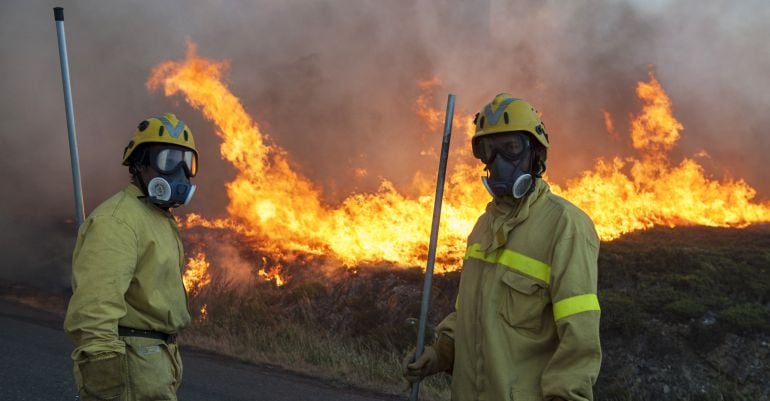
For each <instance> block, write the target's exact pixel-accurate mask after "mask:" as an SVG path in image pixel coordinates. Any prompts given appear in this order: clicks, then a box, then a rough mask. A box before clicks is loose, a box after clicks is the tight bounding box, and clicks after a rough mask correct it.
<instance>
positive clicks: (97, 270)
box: [64, 216, 137, 361]
mask: <svg viewBox="0 0 770 401" xmlns="http://www.w3.org/2000/svg"><path fill="white" fill-rule="evenodd" d="M136 262H137V236H136V234H135V232H134V231H133V230H132V229H131V227H129V226H128V225H127V224H126V223H125V222H123V221H122V220H120V219H118V218H115V217H113V216H96V217H92V218H89V219H88V220H86V222H85V223H84V224H83V226H82V227H81V228H80V230H79V233H78V242H77V244H76V246H75V252H74V253H73V256H72V289H73V294H72V298H71V299H70V302H69V306H68V308H67V316H66V318H65V320H64V330H65V331H66V332H67V335H68V336H69V337H70V339H71V340H72V342H73V343H74V344H75V347H76V348H75V350H74V351H73V352H72V359H73V360H75V361H82V360H84V359H86V358H88V357H89V356H92V355H96V354H102V353H109V352H117V353H125V344H123V342H121V341H120V340H118V320H120V319H121V318H122V317H123V316H125V315H126V302H125V298H124V295H125V293H126V291H127V290H128V286H129V284H130V283H131V279H132V277H133V273H134V269H135V266H136Z"/></svg>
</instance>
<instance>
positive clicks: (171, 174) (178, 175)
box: [147, 146, 198, 208]
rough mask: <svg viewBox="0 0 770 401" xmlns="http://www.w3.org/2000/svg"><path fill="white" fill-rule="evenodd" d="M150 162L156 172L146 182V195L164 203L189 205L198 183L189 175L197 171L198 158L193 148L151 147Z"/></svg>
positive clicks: (164, 206)
mask: <svg viewBox="0 0 770 401" xmlns="http://www.w3.org/2000/svg"><path fill="white" fill-rule="evenodd" d="M150 166H151V167H152V168H153V169H154V170H155V172H156V173H157V176H155V177H153V178H152V179H150V181H149V182H148V183H147V198H148V199H149V200H150V202H152V203H154V204H156V205H158V206H160V207H162V208H168V207H179V206H181V205H187V204H188V203H189V202H190V199H192V197H193V194H195V188H196V186H195V185H194V184H191V183H190V177H193V176H195V174H196V173H197V172H198V160H197V157H196V155H195V153H193V152H192V151H191V150H189V149H185V148H182V147H169V146H164V147H157V148H153V149H151V150H150Z"/></svg>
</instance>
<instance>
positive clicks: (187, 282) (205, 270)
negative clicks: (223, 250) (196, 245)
mask: <svg viewBox="0 0 770 401" xmlns="http://www.w3.org/2000/svg"><path fill="white" fill-rule="evenodd" d="M182 281H183V282H184V288H185V289H186V290H187V293H188V294H190V296H193V297H194V296H196V295H197V294H198V292H200V290H202V289H203V287H205V286H207V285H209V284H210V283H211V275H210V274H209V262H208V261H206V254H205V253H203V252H197V253H196V254H195V256H194V257H192V258H188V259H187V268H186V269H185V271H184V275H183V276H182Z"/></svg>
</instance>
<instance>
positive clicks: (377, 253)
mask: <svg viewBox="0 0 770 401" xmlns="http://www.w3.org/2000/svg"><path fill="white" fill-rule="evenodd" d="M227 68H228V63H227V62H217V61H212V60H207V59H204V58H201V57H199V56H198V55H197V54H196V47H195V45H194V44H192V43H190V44H189V45H188V51H187V57H186V59H185V60H183V61H178V62H177V61H166V62H163V63H161V64H160V65H159V66H157V67H156V68H155V69H154V70H153V71H152V73H151V76H150V78H149V80H148V88H149V89H151V90H154V89H157V88H163V90H164V93H165V95H166V96H173V95H176V94H181V95H183V96H184V98H185V100H186V101H187V102H188V103H189V104H190V105H192V106H193V107H195V108H197V109H199V110H201V112H202V113H203V115H204V117H205V118H206V119H208V120H210V121H212V122H213V123H214V124H215V125H216V127H217V129H216V134H217V135H218V136H219V137H221V139H222V145H221V148H220V151H221V156H222V158H223V159H224V160H227V161H228V162H230V163H232V165H233V166H234V167H235V168H236V170H237V175H236V177H235V179H234V180H233V181H231V182H228V183H227V184H226V189H227V194H228V197H229V205H228V208H227V211H228V214H229V217H228V218H225V219H218V220H207V219H205V218H203V217H201V216H198V215H188V216H187V219H186V224H187V225H188V226H204V227H218V228H226V229H230V230H233V231H236V232H239V233H241V234H243V235H246V236H248V237H251V238H254V239H255V240H256V241H254V242H255V243H257V244H260V245H259V246H261V247H263V249H265V250H270V251H271V252H273V253H275V252H276V250H278V252H279V253H280V252H281V251H299V252H306V253H310V254H317V255H331V256H334V257H336V258H338V259H339V260H340V261H341V262H342V263H344V264H346V265H348V266H351V267H352V266H356V265H358V264H361V263H366V262H391V263H394V264H397V265H401V266H421V265H424V262H425V258H426V255H427V242H428V236H429V230H430V226H431V216H432V206H433V196H434V193H433V191H434V189H435V188H434V183H435V181H434V180H433V178H432V177H433V175H432V174H428V175H426V174H423V173H419V172H418V173H417V174H416V176H415V177H414V179H413V184H412V188H408V191H402V192H400V191H399V190H397V189H396V188H395V186H394V185H393V184H392V183H391V182H389V181H387V180H383V181H382V182H381V184H380V187H379V189H378V190H377V191H376V192H374V193H353V194H350V195H349V196H348V197H347V198H345V199H344V200H343V201H342V202H340V203H339V204H337V205H329V204H326V203H324V202H323V201H322V197H321V193H322V190H321V188H319V187H318V185H316V184H315V183H313V182H311V181H310V180H309V179H307V178H306V177H304V176H302V175H300V174H298V173H297V172H296V171H295V170H293V169H292V167H291V163H290V160H289V158H288V155H287V154H286V152H285V151H284V150H283V149H282V148H280V147H279V146H277V145H275V144H274V143H272V141H271V139H270V137H268V136H267V135H266V134H265V133H264V132H263V131H262V129H261V128H260V125H259V124H258V123H257V122H256V121H254V120H253V119H252V118H251V117H250V116H249V115H248V114H247V113H246V111H245V110H244V107H243V105H242V104H241V102H240V101H239V100H238V98H237V97H235V96H234V95H233V94H232V93H231V91H230V89H229V88H228V87H227V86H226V85H225V83H224V82H223V79H222V75H223V73H224V72H225V70H226V69H227ZM419 85H420V87H421V88H423V90H424V91H425V92H426V94H425V95H423V96H420V98H418V99H417V101H416V112H417V113H418V114H419V115H420V116H422V118H423V119H424V120H425V121H426V123H427V125H428V126H429V127H431V129H433V130H434V131H436V132H438V131H439V130H440V124H441V123H442V121H443V118H442V116H443V114H442V113H440V112H439V111H437V110H436V109H435V108H433V107H432V105H433V104H434V102H433V99H432V98H431V97H430V95H429V93H430V90H431V88H433V87H435V86H436V85H439V81H438V80H437V79H431V80H428V81H422V82H420V83H419ZM636 92H637V96H638V97H639V99H640V100H641V101H642V102H643V108H642V110H641V112H640V114H638V115H636V116H632V119H631V139H632V144H633V147H634V148H635V149H636V150H637V151H638V152H639V154H640V155H639V157H636V158H633V157H631V158H625V159H621V158H619V157H614V158H612V159H609V160H606V159H599V160H597V161H596V165H595V167H594V169H593V170H591V171H585V172H583V173H582V174H581V175H580V176H579V178H576V179H573V180H571V181H569V182H567V184H566V185H565V186H564V187H563V188H562V187H560V186H557V185H552V188H553V190H554V192H556V193H558V194H560V195H562V196H564V197H565V198H567V199H569V200H570V201H572V202H573V203H575V204H576V205H577V206H579V207H580V208H581V209H583V210H584V211H586V212H587V213H588V215H589V216H591V217H592V219H593V220H594V222H595V223H596V227H597V231H598V233H599V236H600V237H601V238H602V239H603V240H609V239H613V238H617V237H618V236H620V235H622V234H623V233H627V232H630V231H633V230H639V229H644V228H649V227H652V226H654V225H666V226H675V225H682V224H690V225H692V224H702V225H709V226H735V227H743V226H746V225H748V224H750V223H752V222H759V221H770V203H765V204H757V203H752V199H753V198H754V196H755V194H756V191H755V190H754V189H753V188H751V187H750V186H749V185H748V184H747V183H746V182H744V181H743V180H738V181H734V180H732V179H726V180H725V181H723V182H719V181H715V180H711V179H709V178H706V177H705V174H704V171H703V168H702V167H701V166H700V165H699V164H697V163H696V162H695V161H694V160H692V159H688V158H685V159H684V160H683V161H682V162H681V163H679V164H678V165H675V166H672V165H671V162H670V161H669V159H668V152H669V151H670V150H671V149H672V147H673V146H674V145H675V144H676V142H677V140H678V139H679V133H680V131H681V130H682V129H683V126H682V124H681V123H679V121H677V120H676V119H675V118H674V117H673V113H672V110H671V101H670V99H669V98H668V96H667V95H666V93H665V92H664V91H663V88H662V87H661V85H660V83H659V82H658V81H657V79H656V78H655V76H654V75H653V74H652V73H650V76H649V81H648V82H640V83H639V84H638V87H637V91H636ZM604 118H605V123H606V124H607V126H608V129H610V130H612V132H611V134H613V135H616V134H615V133H614V127H613V125H612V124H611V122H612V120H611V118H610V116H609V114H608V113H606V112H605V113H604ZM454 127H455V131H458V130H459V131H461V132H464V133H465V135H466V138H462V139H455V141H460V142H462V146H461V147H459V148H458V147H455V148H454V149H459V150H456V151H455V152H453V154H452V156H451V158H450V165H451V167H450V171H449V172H448V175H447V182H446V190H445V200H444V204H443V209H442V217H441V227H440V238H439V244H440V245H439V249H438V252H437V255H439V258H438V260H437V270H438V271H448V270H454V269H457V268H459V266H460V260H461V259H462V257H463V255H464V252H465V239H466V237H467V235H468V233H469V232H470V230H471V228H472V227H473V223H474V221H475V219H476V218H477V217H478V215H479V214H480V212H481V211H482V210H483V209H484V206H485V204H486V203H487V202H489V200H490V198H489V195H488V194H487V193H486V192H485V190H484V189H483V187H482V186H481V184H480V182H479V176H480V175H482V174H483V169H482V166H481V165H480V163H479V162H478V160H475V159H474V158H473V157H472V155H471V151H470V141H469V140H468V138H469V137H470V136H471V135H472V133H473V124H472V122H471V119H470V117H469V116H468V115H464V116H461V117H458V118H455V125H454ZM436 138H438V136H436ZM554 139H555V138H554ZM436 142H437V143H438V140H437V141H436ZM557 143H558V142H557ZM423 152H425V151H423ZM626 171H628V173H626ZM365 173H366V170H365V169H361V171H358V172H355V175H357V176H362V175H364V174H365ZM404 193H412V194H418V195H416V196H415V195H413V196H407V195H404ZM279 273H280V268H279V269H278V270H275V271H273V270H270V269H268V270H264V269H263V270H261V271H260V272H259V274H260V275H262V276H263V277H265V278H269V279H273V278H274V279H275V282H276V284H277V285H281V284H279V283H283V281H282V280H283V279H281V276H280V274H279ZM279 280H280V281H279Z"/></svg>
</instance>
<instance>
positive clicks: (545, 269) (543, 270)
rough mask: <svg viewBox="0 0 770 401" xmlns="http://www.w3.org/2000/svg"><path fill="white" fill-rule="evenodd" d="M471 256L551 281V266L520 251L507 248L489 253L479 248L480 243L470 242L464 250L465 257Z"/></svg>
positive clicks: (547, 281) (546, 281)
mask: <svg viewBox="0 0 770 401" xmlns="http://www.w3.org/2000/svg"><path fill="white" fill-rule="evenodd" d="M468 258H473V259H479V260H483V261H485V262H489V263H495V264H496V263H499V264H501V265H503V266H505V267H507V268H509V269H511V270H516V271H519V272H521V273H524V274H526V275H529V276H532V277H534V278H536V279H539V280H542V281H544V282H545V283H546V284H548V283H550V282H551V266H548V265H547V264H545V263H543V262H541V261H539V260H537V259H532V258H530V257H529V256H526V255H523V254H521V253H518V252H515V251H511V250H509V249H498V250H495V251H492V252H490V253H484V251H482V250H481V244H471V245H469V246H468V250H467V251H466V252H465V259H468Z"/></svg>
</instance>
